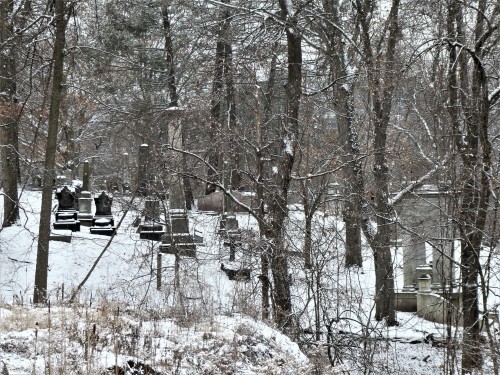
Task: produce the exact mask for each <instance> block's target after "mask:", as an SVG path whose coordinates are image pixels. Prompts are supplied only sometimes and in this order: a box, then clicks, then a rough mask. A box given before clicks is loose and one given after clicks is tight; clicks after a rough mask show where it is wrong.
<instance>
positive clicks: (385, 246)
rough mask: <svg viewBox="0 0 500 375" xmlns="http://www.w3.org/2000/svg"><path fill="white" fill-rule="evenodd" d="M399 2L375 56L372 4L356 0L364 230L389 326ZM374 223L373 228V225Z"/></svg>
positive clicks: (380, 308) (379, 315)
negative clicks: (370, 136)
mask: <svg viewBox="0 0 500 375" xmlns="http://www.w3.org/2000/svg"><path fill="white" fill-rule="evenodd" d="M399 5H400V1H399V0H392V5H391V10H390V12H389V15H388V18H387V33H388V36H387V41H386V42H385V43H386V47H385V51H384V52H383V54H382V53H379V54H378V55H375V51H374V49H373V46H372V41H371V29H370V22H371V18H372V17H371V16H372V15H371V14H370V12H371V11H372V10H373V9H372V2H371V1H369V0H365V1H361V0H356V11H357V15H358V19H359V23H360V28H361V39H362V42H363V50H364V63H365V65H366V71H367V76H368V88H369V91H370V98H371V102H372V107H373V108H372V112H371V121H372V122H373V125H374V132H375V137H374V142H373V149H374V150H375V155H374V168H373V177H374V184H375V192H374V206H373V207H372V208H373V209H374V211H375V218H371V217H370V216H369V215H370V214H368V213H367V214H366V216H367V217H366V219H364V225H363V231H364V233H365V237H366V239H367V241H368V243H369V244H370V247H371V248H372V250H373V256H374V259H375V292H376V295H375V318H376V319H377V320H382V319H385V320H386V321H387V324H388V325H394V324H396V323H397V322H396V313H395V305H394V292H395V291H394V271H393V266H394V265H393V263H392V256H391V249H390V243H391V237H392V236H391V234H392V217H393V210H392V207H391V206H390V204H389V182H390V176H389V168H388V166H387V128H388V126H389V120H390V115H391V108H392V94H393V92H394V88H395V84H396V80H397V74H398V72H397V71H396V45H397V42H398V40H399V34H400V29H399V23H398V19H399V16H398V14H399ZM374 223H375V224H376V227H375V225H374Z"/></svg>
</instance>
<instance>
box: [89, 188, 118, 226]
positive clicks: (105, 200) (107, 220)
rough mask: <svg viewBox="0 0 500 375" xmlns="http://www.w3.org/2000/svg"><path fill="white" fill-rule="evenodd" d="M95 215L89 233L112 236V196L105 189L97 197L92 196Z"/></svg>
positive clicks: (113, 222)
mask: <svg viewBox="0 0 500 375" xmlns="http://www.w3.org/2000/svg"><path fill="white" fill-rule="evenodd" d="M94 202H95V215H94V218H93V219H92V226H91V227H90V233H92V234H101V235H106V236H112V235H113V234H114V233H115V230H116V228H115V227H114V225H115V221H114V219H113V215H112V213H111V206H112V204H113V196H111V195H109V194H107V193H106V192H105V191H103V192H101V194H99V196H98V197H95V198H94Z"/></svg>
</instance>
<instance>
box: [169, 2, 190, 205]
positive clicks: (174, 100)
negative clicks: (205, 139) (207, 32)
mask: <svg viewBox="0 0 500 375" xmlns="http://www.w3.org/2000/svg"><path fill="white" fill-rule="evenodd" d="M162 19H163V32H164V34H165V52H166V60H167V70H168V77H167V87H168V93H169V96H170V102H169V104H168V107H169V108H172V107H178V106H179V95H178V93H177V84H176V79H175V60H174V43H173V41H172V28H171V26H170V16H169V12H168V2H165V4H164V5H163V8H162ZM186 139H187V134H186V126H185V125H184V126H182V149H184V150H185V149H186V147H185V146H186ZM181 157H182V161H181V163H182V169H183V170H184V171H186V169H187V160H186V155H185V154H182V155H181ZM182 182H183V186H184V198H185V201H186V202H185V203H186V209H188V210H191V208H192V205H193V203H194V196H193V188H192V186H191V180H190V179H189V177H187V176H183V177H182Z"/></svg>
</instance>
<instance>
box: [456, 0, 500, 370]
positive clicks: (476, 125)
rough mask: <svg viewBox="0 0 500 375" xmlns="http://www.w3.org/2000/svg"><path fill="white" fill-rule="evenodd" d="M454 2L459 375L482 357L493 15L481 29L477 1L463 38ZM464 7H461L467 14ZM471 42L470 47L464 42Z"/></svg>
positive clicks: (478, 366)
mask: <svg viewBox="0 0 500 375" xmlns="http://www.w3.org/2000/svg"><path fill="white" fill-rule="evenodd" d="M465 7H466V5H463V4H462V3H460V2H458V1H452V2H450V4H449V6H448V18H447V25H448V26H447V27H448V30H447V34H448V38H449V39H448V48H449V61H448V64H449V65H448V93H449V94H448V95H449V98H448V111H449V116H450V119H451V126H452V134H453V138H454V140H455V147H456V149H457V151H458V154H459V155H460V159H461V161H462V181H463V182H462V186H461V187H459V188H458V189H457V190H458V191H461V199H462V201H461V212H460V215H459V219H458V230H459V233H460V237H461V273H462V276H461V282H462V284H461V288H462V314H463V324H464V335H463V345H462V373H463V374H466V373H467V374H468V373H472V372H474V371H480V370H481V367H482V364H483V357H482V352H481V350H480V348H481V347H482V342H481V324H480V323H481V322H480V318H479V289H478V288H479V285H478V276H479V275H480V273H481V264H480V262H479V260H480V252H481V243H482V240H483V234H484V230H485V226H486V216H487V207H488V203H489V199H490V195H491V191H490V185H491V169H492V165H491V164H492V162H491V154H492V146H491V142H490V139H489V135H488V126H489V111H490V102H489V97H488V79H487V74H486V71H485V67H484V66H483V61H484V59H485V57H486V56H485V54H487V53H488V52H489V51H491V49H489V48H483V47H484V45H485V43H486V42H487V40H488V39H489V37H490V36H492V35H493V33H494V31H495V30H497V29H498V13H499V11H500V8H498V6H497V9H496V11H493V16H492V17H490V19H489V22H488V25H487V26H486V25H485V15H486V10H487V2H486V1H485V0H481V1H479V2H478V6H477V8H475V12H476V14H475V17H476V23H475V29H474V32H473V34H474V35H472V38H470V37H467V36H466V29H467V28H466V26H465V21H464V18H465V15H464V11H463V10H464V9H465ZM469 10H470V9H468V8H467V11H469ZM470 39H472V40H473V42H474V47H471V48H469V47H468V46H467V45H466V43H467V41H468V40H470Z"/></svg>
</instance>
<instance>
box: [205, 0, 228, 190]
mask: <svg viewBox="0 0 500 375" xmlns="http://www.w3.org/2000/svg"><path fill="white" fill-rule="evenodd" d="M229 1H230V0H223V1H222V2H223V3H224V4H229ZM229 26H230V12H229V8H224V9H223V11H222V21H221V22H220V25H219V34H218V36H217V45H216V49H215V69H214V80H213V84H212V101H211V109H210V132H209V134H210V142H211V146H212V147H214V148H213V149H212V150H211V153H210V155H209V157H208V162H209V163H210V165H211V166H212V167H213V169H212V168H209V169H208V181H209V182H211V181H214V182H215V181H216V180H217V176H216V172H215V171H214V170H217V169H218V167H219V160H220V151H219V148H220V146H221V142H220V137H221V130H222V129H221V110H222V104H223V102H224V96H225V95H224V96H223V88H224V80H225V77H226V75H227V71H226V69H227V59H228V58H229V54H230V51H231V46H230V44H229V42H228V38H229ZM215 188H216V185H215V184H211V183H208V184H207V186H206V187H205V194H207V195H208V194H210V193H213V192H214V191H215Z"/></svg>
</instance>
